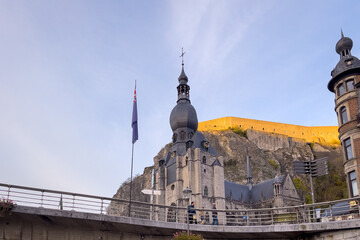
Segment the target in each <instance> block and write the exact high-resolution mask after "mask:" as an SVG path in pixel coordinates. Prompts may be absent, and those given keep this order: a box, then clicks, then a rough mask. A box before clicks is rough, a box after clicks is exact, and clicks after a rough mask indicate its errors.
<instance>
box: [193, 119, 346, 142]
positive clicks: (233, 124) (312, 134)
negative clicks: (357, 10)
mask: <svg viewBox="0 0 360 240" xmlns="http://www.w3.org/2000/svg"><path fill="white" fill-rule="evenodd" d="M229 127H230V128H242V129H244V130H247V129H253V130H257V131H264V132H267V133H277V134H283V135H286V136H288V137H293V138H299V139H303V140H305V141H306V142H317V143H328V144H340V141H339V132H338V127H337V126H325V127H306V126H299V125H292V124H286V123H276V122H268V121H261V120H253V119H246V118H236V117H223V118H218V119H214V120H209V121H204V122H200V123H199V127H198V131H208V130H227V129H229Z"/></svg>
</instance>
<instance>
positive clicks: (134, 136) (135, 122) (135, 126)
mask: <svg viewBox="0 0 360 240" xmlns="http://www.w3.org/2000/svg"><path fill="white" fill-rule="evenodd" d="M131 127H132V129H133V132H132V143H133V144H134V143H135V142H136V140H138V118H137V103H136V82H135V90H134V103H133V113H132V123H131Z"/></svg>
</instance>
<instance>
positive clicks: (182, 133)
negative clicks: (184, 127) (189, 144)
mask: <svg viewBox="0 0 360 240" xmlns="http://www.w3.org/2000/svg"><path fill="white" fill-rule="evenodd" d="M185 135H186V133H185V132H184V131H181V132H180V140H185Z"/></svg>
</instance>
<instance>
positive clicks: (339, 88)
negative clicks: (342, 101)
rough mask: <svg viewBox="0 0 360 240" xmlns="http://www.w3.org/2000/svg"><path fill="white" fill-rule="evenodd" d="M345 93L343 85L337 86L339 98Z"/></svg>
mask: <svg viewBox="0 0 360 240" xmlns="http://www.w3.org/2000/svg"><path fill="white" fill-rule="evenodd" d="M344 93H345V88H344V85H343V84H340V85H339V86H338V95H339V96H341V95H343V94H344Z"/></svg>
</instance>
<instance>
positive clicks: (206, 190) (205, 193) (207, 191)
mask: <svg viewBox="0 0 360 240" xmlns="http://www.w3.org/2000/svg"><path fill="white" fill-rule="evenodd" d="M208 195H209V190H208V187H207V186H205V187H204V196H206V197H207V196H208Z"/></svg>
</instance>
